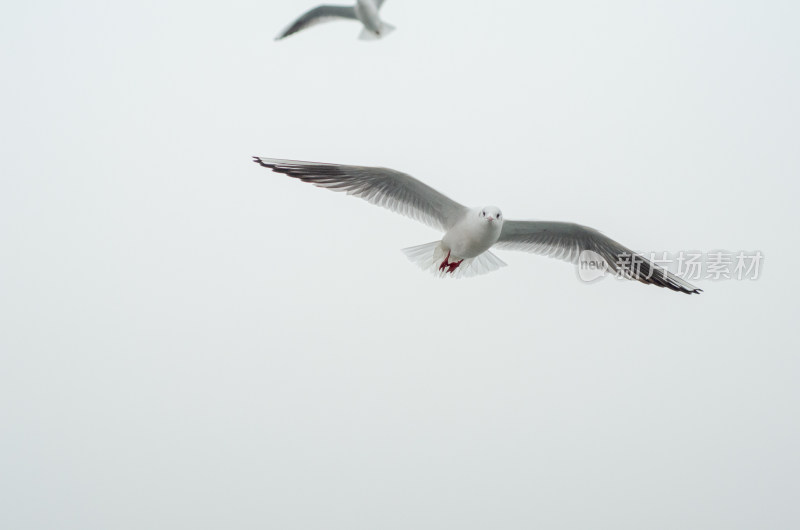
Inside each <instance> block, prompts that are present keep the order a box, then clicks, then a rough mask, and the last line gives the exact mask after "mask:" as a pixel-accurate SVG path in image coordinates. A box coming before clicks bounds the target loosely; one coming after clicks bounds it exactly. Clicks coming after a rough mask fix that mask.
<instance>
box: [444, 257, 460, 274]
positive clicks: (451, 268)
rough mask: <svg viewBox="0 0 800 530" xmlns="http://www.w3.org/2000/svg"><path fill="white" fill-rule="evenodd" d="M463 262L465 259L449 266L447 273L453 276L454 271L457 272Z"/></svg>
mask: <svg viewBox="0 0 800 530" xmlns="http://www.w3.org/2000/svg"><path fill="white" fill-rule="evenodd" d="M462 261H464V260H463V259H460V260H458V261H454V262H453V263H449V264H448V265H447V272H449V273H451V274H452V273H453V271H455V270H456V269H457V268H458V266H459V265H461V262H462Z"/></svg>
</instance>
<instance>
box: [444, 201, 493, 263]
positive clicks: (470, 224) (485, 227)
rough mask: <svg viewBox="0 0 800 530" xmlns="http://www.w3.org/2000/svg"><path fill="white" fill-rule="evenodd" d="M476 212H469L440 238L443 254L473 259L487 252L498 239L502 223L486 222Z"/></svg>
mask: <svg viewBox="0 0 800 530" xmlns="http://www.w3.org/2000/svg"><path fill="white" fill-rule="evenodd" d="M478 212H479V210H477V209H476V210H470V211H469V212H468V213H467V214H466V216H465V217H464V218H463V219H461V220H460V221H459V222H458V223H456V224H455V225H454V226H453V228H451V229H450V230H448V231H447V233H446V234H445V235H444V237H443V238H442V246H443V247H444V250H445V252H446V251H448V250H449V251H450V252H451V253H452V256H453V257H454V258H459V259H460V258H474V257H475V256H477V255H479V254H482V253H483V252H486V251H487V250H489V248H490V247H491V246H492V245H494V244H495V243H496V242H497V239H498V238H499V237H500V229H501V228H502V227H503V221H502V220H499V221H498V220H494V221H491V222H490V221H487V220H486V219H485V218H482V217H480V216H479V215H478Z"/></svg>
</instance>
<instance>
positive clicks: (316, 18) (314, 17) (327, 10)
mask: <svg viewBox="0 0 800 530" xmlns="http://www.w3.org/2000/svg"><path fill="white" fill-rule="evenodd" d="M337 18H349V19H354V20H358V17H357V16H356V9H355V7H353V6H330V5H323V6H317V7H315V8H313V9H309V10H308V11H306V12H305V13H303V14H302V15H300V17H299V18H298V19H297V20H295V21H294V22H292V23H291V24H290V25H289V27H287V28H286V29H285V30H283V31H282V32H281V34H280V35H278V36H277V37H276V38H275V40H281V39H283V38H284V37H288V36H289V35H292V34H293V33H297V32H298V31H300V30H302V29H306V28H310V27H311V26H315V25H317V24H321V23H322V22H329V21H331V20H335V19H337Z"/></svg>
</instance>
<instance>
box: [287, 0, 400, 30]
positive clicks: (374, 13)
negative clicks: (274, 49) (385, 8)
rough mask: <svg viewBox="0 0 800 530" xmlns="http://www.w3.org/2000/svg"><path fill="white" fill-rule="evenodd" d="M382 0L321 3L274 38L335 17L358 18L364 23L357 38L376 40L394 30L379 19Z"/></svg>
mask: <svg viewBox="0 0 800 530" xmlns="http://www.w3.org/2000/svg"><path fill="white" fill-rule="evenodd" d="M383 2H384V0H357V1H356V5H355V6H332V5H321V6H317V7H315V8H313V9H310V10H309V11H306V12H305V13H303V14H302V15H301V16H300V18H298V19H297V20H295V21H294V22H292V24H291V25H289V27H287V28H286V29H285V30H283V31H282V32H281V34H280V35H278V37H277V38H276V39H275V40H280V39H283V38H284V37H288V36H289V35H292V34H293V33H297V32H298V31H300V30H302V29H306V28H308V27H311V26H314V25H316V24H320V23H322V22H328V21H330V20H335V19H337V18H338V19H351V20H358V21H359V22H361V24H363V25H364V29H363V30H362V31H361V34H360V35H359V38H360V39H361V40H376V39H380V38H381V37H385V36H386V35H388V34H389V33H391V32H392V30H394V26H392V25H391V24H387V23H386V22H383V21H382V20H381V17H380V15H379V14H378V11H379V10H380V8H381V6H382V5H383Z"/></svg>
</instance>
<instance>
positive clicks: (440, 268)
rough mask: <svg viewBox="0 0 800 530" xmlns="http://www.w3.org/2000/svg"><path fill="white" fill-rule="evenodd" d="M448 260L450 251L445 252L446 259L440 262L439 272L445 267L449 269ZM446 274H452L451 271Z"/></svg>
mask: <svg viewBox="0 0 800 530" xmlns="http://www.w3.org/2000/svg"><path fill="white" fill-rule="evenodd" d="M449 259H450V251H449V250H448V251H447V257H445V258H444V261H443V262H442V264H441V265H439V270H440V271H443V270H444V269H445V268H446V267H450V265H451V264H450V263H448V262H447V261H448V260H449ZM448 272H452V271H448Z"/></svg>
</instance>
